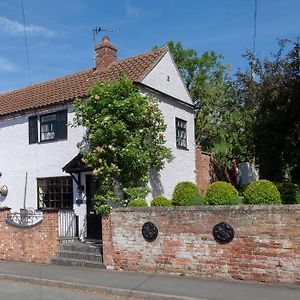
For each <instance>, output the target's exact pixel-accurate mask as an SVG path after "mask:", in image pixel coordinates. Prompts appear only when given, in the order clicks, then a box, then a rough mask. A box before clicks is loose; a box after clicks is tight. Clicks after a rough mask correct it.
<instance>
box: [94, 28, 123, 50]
mask: <svg viewBox="0 0 300 300" xmlns="http://www.w3.org/2000/svg"><path fill="white" fill-rule="evenodd" d="M100 32H119V29H114V28H103V27H95V28H93V46H94V49H95V47H96V35H97V34H98V33H100Z"/></svg>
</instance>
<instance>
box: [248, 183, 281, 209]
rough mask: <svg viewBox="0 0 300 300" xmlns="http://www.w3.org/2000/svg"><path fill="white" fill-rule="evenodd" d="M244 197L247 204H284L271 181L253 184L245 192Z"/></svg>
mask: <svg viewBox="0 0 300 300" xmlns="http://www.w3.org/2000/svg"><path fill="white" fill-rule="evenodd" d="M244 197H245V201H246V203H247V204H282V202H281V197H280V193H279V192H278V190H277V188H276V186H275V184H274V183H272V182H271V181H269V180H257V181H253V182H251V183H250V184H249V185H248V186H247V188H246V190H245V192H244Z"/></svg>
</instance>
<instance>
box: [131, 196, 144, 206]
mask: <svg viewBox="0 0 300 300" xmlns="http://www.w3.org/2000/svg"><path fill="white" fill-rule="evenodd" d="M128 207H148V204H147V201H146V200H145V199H143V198H137V199H133V200H131V201H129V203H128Z"/></svg>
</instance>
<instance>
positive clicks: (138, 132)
mask: <svg viewBox="0 0 300 300" xmlns="http://www.w3.org/2000/svg"><path fill="white" fill-rule="evenodd" d="M75 113H76V117H75V120H74V125H75V126H84V127H85V128H86V130H87V140H88V144H89V147H88V148H87V149H86V150H85V151H84V153H83V155H84V162H85V163H86V164H88V165H90V166H92V167H93V169H94V170H93V174H94V175H95V176H96V177H98V178H99V179H100V181H101V189H100V190H99V191H98V195H97V196H96V198H95V199H96V200H97V201H98V204H97V210H98V212H99V213H104V212H107V211H109V207H108V205H107V203H106V201H107V200H120V198H122V193H123V191H124V190H125V191H126V189H127V190H128V191H130V193H131V194H132V193H133V190H132V189H145V188H146V185H147V183H148V179H149V170H150V169H156V170H160V169H161V168H162V167H163V165H164V162H165V161H166V160H170V159H171V158H172V155H171V151H170V149H168V148H166V147H165V140H164V131H165V129H166V125H165V123H164V120H163V116H162V113H161V111H160V109H159V107H158V102H157V100H156V99H155V98H154V97H150V96H149V95H147V94H141V93H140V92H139V91H138V89H137V88H136V87H135V86H134V85H133V83H132V82H131V81H129V80H128V79H127V78H125V77H122V78H121V79H120V80H119V81H114V82H112V81H106V82H100V83H97V84H96V85H95V86H94V87H93V89H92V90H91V93H90V97H88V98H87V99H86V100H84V101H82V100H77V101H76V102H75ZM141 193H142V192H141ZM117 198H119V199H117Z"/></svg>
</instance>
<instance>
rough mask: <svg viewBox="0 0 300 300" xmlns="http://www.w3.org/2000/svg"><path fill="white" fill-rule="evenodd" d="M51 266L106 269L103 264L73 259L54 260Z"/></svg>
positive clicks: (56, 258)
mask: <svg viewBox="0 0 300 300" xmlns="http://www.w3.org/2000/svg"><path fill="white" fill-rule="evenodd" d="M51 264H53V265H63V266H73V267H85V268H97V269H105V266H104V265H103V263H102V262H96V261H94V262H93V261H89V260H82V259H74V258H73V259H71V258H58V257H55V258H52V259H51Z"/></svg>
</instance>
